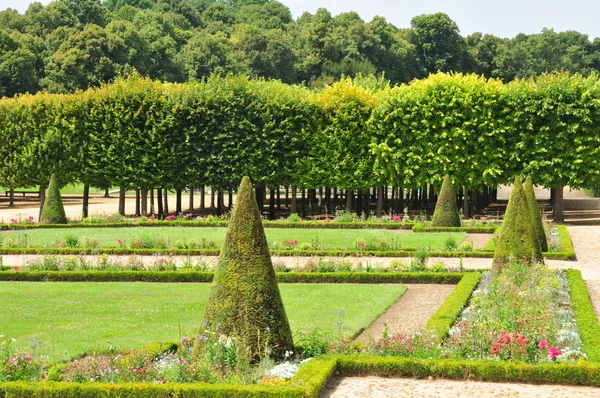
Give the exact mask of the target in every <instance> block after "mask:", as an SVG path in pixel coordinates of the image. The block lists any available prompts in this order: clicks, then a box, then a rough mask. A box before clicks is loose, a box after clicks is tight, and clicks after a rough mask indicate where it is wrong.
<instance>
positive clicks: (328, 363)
mask: <svg viewBox="0 0 600 398" xmlns="http://www.w3.org/2000/svg"><path fill="white" fill-rule="evenodd" d="M524 271H526V270H525V269H520V270H519V269H518V268H515V269H513V270H512V272H511V278H513V279H511V280H510V282H511V283H514V282H515V279H514V278H517V279H518V278H519V273H520V272H523V273H525V272H524ZM548 272H551V271H548ZM2 274H3V275H4V274H6V275H9V274H10V275H30V276H31V277H32V278H31V279H32V280H33V279H35V278H34V276H35V275H38V274H39V273H37V274H36V273H33V272H21V273H2ZM81 274H86V272H82V273H81ZM87 274H88V280H94V278H95V276H97V275H99V274H100V273H99V272H87ZM129 274H130V276H131V277H133V276H134V275H136V276H138V277H139V278H140V279H141V280H143V278H144V275H147V273H144V272H129ZM158 274H159V275H162V276H166V275H168V273H167V272H162V273H158ZM46 275H73V273H60V272H54V273H52V272H47V273H46ZM277 275H278V279H279V282H280V286H281V288H282V291H283V292H285V291H286V289H290V288H291V289H300V290H298V292H302V293H301V294H294V293H292V294H291V296H293V297H296V296H303V295H305V294H306V286H307V285H298V284H296V285H290V284H282V282H284V281H285V282H292V281H294V282H321V283H322V282H330V283H343V282H354V283H370V284H373V283H409V282H410V283H418V282H428V283H440V282H445V283H457V282H458V285H457V287H456V288H455V290H454V291H453V293H452V294H451V295H450V296H449V297H448V299H447V300H446V302H445V303H444V304H443V306H442V307H441V308H440V309H439V310H438V312H437V313H436V314H435V315H434V316H433V317H432V318H431V319H430V320H429V322H428V329H430V330H435V331H436V333H435V335H431V336H428V335H426V334H423V335H422V337H420V339H421V341H417V340H415V339H412V340H410V341H408V342H403V341H402V339H399V338H398V337H397V336H387V339H386V336H382V337H384V339H383V340H382V341H383V342H384V343H383V344H382V343H381V342H380V343H379V344H378V345H377V344H373V345H370V346H369V345H367V346H361V345H358V344H356V345H354V344H352V343H351V341H350V342H347V341H348V340H347V339H344V338H343V339H337V341H336V342H335V343H333V344H331V346H329V347H328V353H329V354H330V355H321V356H317V357H315V358H313V359H311V360H309V361H308V362H306V363H305V364H303V365H302V366H301V367H300V369H299V371H298V372H297V373H296V374H295V375H294V376H293V377H292V378H291V379H289V380H288V381H285V382H282V381H281V380H278V379H277V378H275V377H273V378H266V379H264V380H263V381H264V382H263V383H259V384H254V385H247V386H244V385H239V384H238V385H235V384H207V383H192V384H185V383H184V384H181V383H167V384H156V383H140V382H128V383H117V384H111V383H106V382H89V381H86V382H83V383H76V382H64V381H60V382H59V381H48V380H47V379H46V381H43V382H42V381H41V376H40V380H39V381H35V382H23V381H11V382H6V381H4V382H2V383H0V393H1V394H3V395H5V396H11V394H12V395H15V396H24V395H28V396H50V395H54V396H58V395H60V396H82V395H84V396H85V395H87V396H94V395H100V394H101V395H103V396H123V395H129V396H140V397H145V396H164V395H169V394H171V395H172V396H186V397H187V396H219V395H232V396H298V397H300V396H316V395H317V394H318V392H319V390H320V389H321V388H322V387H323V386H324V385H325V383H326V382H327V380H328V379H329V378H330V377H331V376H332V375H333V374H336V373H337V374H340V375H344V376H350V375H365V374H369V375H379V376H386V377H394V376H395V377H427V376H433V377H444V378H453V379H477V380H487V381H519V382H534V383H561V384H577V385H592V386H600V363H599V361H600V325H599V324H598V320H597V318H596V317H595V314H594V312H593V309H592V306H591V302H590V300H589V296H588V294H587V290H586V288H585V283H584V282H583V280H582V279H581V274H580V273H579V271H576V270H567V271H566V272H565V277H566V280H567V281H568V287H569V288H570V292H571V298H572V300H573V307H572V311H573V313H574V316H575V317H576V319H577V327H578V329H579V331H580V336H581V342H582V347H583V351H584V352H585V353H586V354H587V358H585V359H582V358H581V357H580V358H573V359H575V361H573V360H572V359H571V358H569V360H567V361H566V362H564V363H556V362H557V357H558V355H555V356H554V357H552V356H553V355H554V354H556V352H554V354H552V353H551V352H550V348H551V346H550V344H554V341H551V340H552V339H550V340H547V339H541V337H542V336H538V337H536V338H535V339H531V341H529V342H527V344H526V345H527V347H529V348H527V349H525V350H524V351H521V348H523V347H522V346H521V345H519V344H521V343H524V341H525V340H524V338H521V339H520V338H519V337H518V336H517V335H516V334H515V333H512V334H511V333H508V334H509V337H510V338H511V340H510V341H507V340H506V336H505V335H503V334H502V333H503V330H507V328H504V329H503V327H500V326H498V328H497V335H496V336H494V338H487V339H481V342H486V341H487V343H488V344H489V345H490V348H491V349H490V350H489V351H486V352H487V354H486V355H484V359H482V358H481V357H477V355H473V358H472V359H471V360H467V359H465V358H462V357H458V358H445V357H443V355H440V353H439V352H437V353H433V354H432V355H433V356H434V358H428V355H427V349H428V347H431V350H430V351H431V352H430V353H429V354H431V353H432V352H433V351H435V347H437V344H433V345H430V344H428V343H429V340H427V339H428V338H432V339H439V338H440V337H443V336H446V335H447V334H448V332H450V335H451V337H450V338H449V339H447V340H444V341H446V342H448V341H453V340H452V336H454V335H456V331H452V330H453V329H457V328H458V329H460V325H461V323H462V324H464V317H465V313H467V315H468V312H469V311H468V310H467V311H464V310H463V311H461V309H462V308H463V307H464V305H465V304H466V303H467V302H468V301H469V298H471V304H472V303H473V301H474V300H476V298H477V297H482V296H483V292H485V291H486V289H489V288H490V283H489V281H488V282H486V281H485V278H486V277H485V276H484V279H483V282H482V283H479V284H478V281H479V279H480V275H481V274H479V273H465V274H460V273H450V274H441V273H438V274H432V273H412V274H407V273H396V274H390V273H386V274H376V273H330V274H326V273H323V274H302V273H301V274H297V273H296V274H294V273H283V274H277ZM38 276H39V275H38ZM211 276H212V275H211V274H206V277H207V281H208V280H210V277H211ZM539 277H541V276H539ZM310 278H313V280H311V281H309V280H308V279H310ZM132 279H133V278H132ZM522 282H523V283H522V284H524V285H527V284H528V283H527V282H528V281H527V280H526V278H525V277H524V279H523V281H522ZM10 285H11V283H9V284H7V286H10ZM27 285H29V286H28V287H27ZM60 285H63V284H58V283H42V284H31V283H30V284H21V286H18V285H16V284H14V285H13V286H12V287H11V289H17V291H20V292H23V287H26V289H27V290H29V291H30V292H32V296H31V298H30V300H31V302H30V305H32V306H37V305H39V303H40V302H42V301H43V300H44V295H45V294H46V293H47V292H46V293H44V291H45V290H47V289H55V288H59V286H60ZM96 285H98V286H96V287H95V289H96V291H98V294H99V295H101V296H102V291H105V289H109V284H106V283H104V284H96ZM125 285H129V286H130V287H129V288H134V289H135V288H137V286H140V285H141V286H142V287H143V286H163V287H164V289H167V290H168V292H167V291H165V292H163V294H159V295H157V297H158V298H159V300H158V301H157V303H161V302H162V305H163V306H164V305H167V306H168V303H165V301H166V300H164V296H165V295H167V296H168V295H170V294H172V292H173V291H175V290H180V289H183V288H185V287H186V286H187V287H188V289H192V290H196V291H197V290H199V286H200V285H197V284H187V285H183V286H182V285H175V284H168V285H154V284H153V285H147V284H139V283H129V284H125ZM125 285H123V284H120V285H117V289H118V290H122V289H123V286H125ZM542 285H544V284H542ZM78 286H79V287H78ZM91 286H92V285H91V284H90V283H78V284H74V287H75V288H77V289H79V290H80V291H86V292H89V291H90V287H91ZM312 286H317V287H319V286H320V287H323V288H329V289H333V290H331V291H332V292H340V296H341V297H342V301H343V302H344V305H348V304H349V303H350V302H352V301H353V299H350V298H348V297H346V298H343V291H346V288H347V287H349V288H350V289H349V291H350V292H351V294H352V295H355V294H354V292H357V290H356V289H357V288H359V287H362V286H365V285H361V286H356V285H346V286H344V285H337V284H336V285H312ZM369 286H371V287H376V285H369ZM544 286H545V285H544ZM501 287H502V285H501V284H500V288H501ZM563 287H564V286H563ZM71 289H72V287H71ZM384 290H385V291H388V290H390V289H389V285H386V288H385V289H384ZM474 290H476V292H479V293H475V295H474V296H472V292H473V291H474ZM4 291H5V290H4V289H3V292H4ZM560 291H561V290H560V289H558V290H556V291H555V293H557V294H559V295H560ZM378 292H381V290H378ZM399 292H400V293H401V287H399V290H397V291H395V292H393V293H392V292H389V293H388V295H389V296H390V299H391V301H393V300H394V298H393V297H392V296H394V295H395V296H396V297H397V296H398V295H399V294H400V293H399ZM22 294H23V293H22ZM87 294H88V293H86V296H87ZM286 294H287V293H286ZM309 294H310V293H309ZM358 294H361V293H360V292H358ZM335 295H337V293H336V294H335ZM101 296H99V297H101ZM104 296H106V297H108V293H106V294H105V295H104ZM122 297H125V294H123V295H122ZM284 297H285V294H284ZM296 298H297V299H302V298H301V297H300V298H299V297H296ZM506 299H507V300H518V301H519V305H522V306H526V305H528V304H527V303H526V301H527V300H528V298H527V297H518V298H514V297H511V296H510V295H509V296H507V297H506ZM12 300H13V302H14V303H15V305H20V306H21V307H20V308H22V309H25V308H24V307H23V305H24V303H23V302H22V301H23V300H19V299H18V297H13V298H12ZM59 300H68V299H65V298H64V297H63V298H61V299H59ZM363 300H364V296H362V298H361V299H360V300H357V304H359V305H358V306H357V307H356V308H357V309H360V308H361V307H362V308H364V307H368V306H365V305H364V301H363ZM19 301H20V304H19V303H18V302H19ZM88 301H89V300H88ZM92 301H94V300H92ZM95 301H101V299H100V298H98V300H95ZM176 301H179V300H176ZM314 301H315V300H312V302H313V304H314ZM3 302H5V299H4V298H3ZM308 302H311V300H310V299H309V300H308ZM55 304H56V303H55ZM529 304H531V303H529ZM5 305H6V304H5ZM48 305H49V306H53V307H54V308H45V309H40V310H39V312H44V311H48V313H53V312H54V313H59V312H60V311H64V308H65V306H64V305H53V304H51V303H48ZM96 305H97V304H96ZM181 305H182V306H183V307H189V306H190V305H191V304H186V303H185V302H182V303H181ZM386 305H387V304H386ZM114 306H115V307H123V305H120V304H119V303H118V302H115V303H114ZM134 306H135V308H136V311H137V310H139V311H137V312H138V313H140V314H141V315H140V316H141V317H144V318H151V319H152V318H154V319H153V321H155V322H159V323H160V319H162V318H163V316H164V314H170V317H171V319H170V321H169V322H165V323H170V324H171V325H170V327H172V328H173V329H175V331H174V332H173V333H178V332H177V329H179V326H178V325H177V320H176V319H177V316H178V315H177V314H178V313H181V311H176V309H173V310H172V311H169V310H168V309H167V310H166V311H165V312H163V313H161V314H158V313H154V314H152V309H153V308H155V305H151V306H148V305H144V303H142V302H137V303H134ZM302 306H304V305H303V304H300V305H299V307H302ZM74 307H75V308H77V307H79V306H77V305H76V306H74ZM323 307H325V308H327V307H328V306H327V305H324V306H320V309H321V308H323ZM36 308H37V307H36ZM286 308H287V305H286ZM290 308H291V307H290ZM332 308H335V307H332ZM518 308H519V306H512V305H510V306H508V308H507V311H509V312H510V311H515V310H516V309H518ZM561 309H563V306H562V304H561V305H560V308H559V311H560V310H561ZM99 311H100V310H93V309H92V312H91V313H88V314H85V313H79V314H78V315H79V316H75V317H73V318H74V319H70V321H71V322H72V321H73V320H77V319H78V320H79V322H82V323H86V322H87V323H89V322H94V321H92V319H93V318H94V316H95V314H97V313H98V312H99ZM107 311H109V310H107ZM28 312H29V311H25V314H27V313H28ZM109 312H110V311H109ZM318 312H320V311H318ZM323 312H325V311H323ZM335 312H336V315H334V316H333V315H330V318H331V320H330V321H327V320H325V321H323V319H321V320H319V322H318V324H319V327H320V328H323V327H324V325H327V324H329V325H330V327H331V325H332V324H333V323H334V322H335V325H336V326H334V329H335V330H336V332H332V333H337V329H338V328H339V323H338V322H340V320H339V316H338V315H339V311H337V309H336V310H335ZM352 312H354V311H348V310H346V311H344V315H345V316H344V319H343V321H342V322H343V323H347V329H346V330H347V332H348V333H349V334H354V333H355V329H356V327H353V328H352V327H350V320H349V318H350V317H351V315H352V314H351V313H352ZM22 313H23V312H20V314H22ZM330 313H331V311H330ZM42 315H45V313H44V314H42ZM512 315H514V314H512ZM522 315H523V316H528V314H527V313H526V311H524V312H523V314H522ZM529 315H530V314H529ZM46 316H47V315H46ZM310 316H312V315H310ZM293 318H294V316H292V315H290V319H293ZM46 319H47V321H46V322H56V324H55V326H58V323H59V321H58V319H57V318H55V319H54V320H52V317H47V318H46ZM190 319H191V318H190ZM457 319H458V320H457ZM498 319H499V321H502V320H504V321H509V320H510V319H513V320H514V319H515V318H514V316H512V317H511V314H508V313H507V314H505V316H500V317H498ZM560 319H562V318H560ZM125 320H126V319H125ZM32 321H33V320H32ZM567 321H568V322H570V320H567ZM11 324H12V323H11ZM453 325H454V326H453ZM91 326H94V325H91ZM165 326H167V325H164V326H163V328H164V327H165ZM195 326H197V325H195ZM69 327H70V328H73V329H76V328H77V327H76V326H75V325H74V324H72V323H69ZM116 329H117V328H115V330H113V332H114V335H115V336H123V335H124V331H123V329H121V330H116ZM126 329H127V330H128V331H129V332H131V331H132V330H133V331H136V330H137V331H142V332H147V329H150V330H151V331H152V332H156V331H158V330H159V329H160V327H148V328H135V327H133V328H132V327H131V326H130V325H128V326H127V328H126ZM139 329H141V330H139ZM330 331H331V329H330ZM78 332H79V333H81V334H85V331H84V330H80V331H78ZM136 333H137V332H136ZM133 334H134V336H133V337H134V340H132V341H131V342H130V346H138V347H139V346H142V345H143V344H141V343H140V342H139V341H140V340H139V338H138V337H136V336H135V333H133ZM55 337H56V336H55ZM313 337H314V336H313ZM471 337H473V336H471ZM496 337H497V339H496ZM148 338H149V339H150V338H154V339H155V340H157V339H158V338H155V337H154V336H152V337H148ZM136 339H137V340H136ZM527 339H529V337H527ZM317 340H318V339H316V338H314V339H312V340H311V338H308V339H307V341H308V343H307V344H305V346H304V347H306V346H310V345H311V344H312V346H313V347H314V346H316V344H315V343H316V341H317ZM544 340H546V343H548V346H546V345H545V343H543V341H544ZM146 341H147V340H146ZM432 341H433V340H432ZM435 341H438V340H435ZM136 342H137V343H136ZM511 342H513V343H512V344H514V345H512V346H511V345H510V344H511ZM409 343H410V344H409ZM470 343H471V341H469V345H471V344H470ZM55 344H58V343H56V342H55ZM411 344H412V345H413V350H412V352H411V349H410V345H411ZM446 344H447V343H446ZM494 344H496V345H498V344H499V348H498V349H497V350H496V354H498V353H500V354H499V355H498V356H497V357H494V356H495V355H496V354H494ZM503 344H504V345H503ZM298 346H299V347H301V346H302V344H298ZM416 346H419V347H421V350H420V351H419V350H414V347H416ZM466 346H467V344H465V345H464V347H466ZM171 347H172V346H171V345H169V344H164V345H163V346H162V347H159V348H160V349H158V351H165V350H166V349H167V348H171ZM464 347H463V348H464ZM96 348H99V347H96ZM509 348H513V349H515V350H514V351H515V352H518V353H521V354H522V353H525V354H527V353H529V352H530V353H531V354H530V356H529V357H527V356H523V357H520V358H518V359H519V360H515V358H512V360H510V358H504V357H502V354H507V353H508V351H509ZM154 350H157V348H156V346H154ZM502 350H504V351H502ZM528 350H530V351H528ZM100 351H101V350H100V349H98V352H100ZM80 352H81V350H80ZM105 354H106V355H107V356H104V358H111V355H112V357H116V355H118V354H117V353H113V354H111V353H110V350H108V352H106V350H105ZM521 354H518V355H519V356H520V355H521ZM525 354H523V355H525ZM122 355H123V356H127V355H134V357H135V355H136V354H135V351H134V354H131V353H130V354H122ZM460 355H462V356H463V357H464V356H466V354H465V351H464V350H463V351H462V354H460ZM536 356H538V359H540V358H541V359H542V361H541V362H542V363H538V364H535V363H532V361H531V359H535V358H536ZM135 358H137V359H139V358H138V357H135ZM163 358H167V356H163ZM538 362H539V361H538ZM68 366H73V363H72V362H71V363H70V364H68V365H62V369H64V368H65V367H68ZM58 369H61V366H59V367H58ZM53 372H55V373H53V375H52V376H51V377H52V378H53V379H58V378H59V376H58V373H56V372H57V371H53ZM46 377H50V375H48V374H47V375H46Z"/></svg>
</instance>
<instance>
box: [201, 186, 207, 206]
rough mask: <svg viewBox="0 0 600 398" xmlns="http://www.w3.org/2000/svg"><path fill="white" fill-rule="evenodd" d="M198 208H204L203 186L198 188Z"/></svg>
mask: <svg viewBox="0 0 600 398" xmlns="http://www.w3.org/2000/svg"><path fill="white" fill-rule="evenodd" d="M200 208H201V209H205V208H206V204H205V203H204V185H203V186H201V187H200Z"/></svg>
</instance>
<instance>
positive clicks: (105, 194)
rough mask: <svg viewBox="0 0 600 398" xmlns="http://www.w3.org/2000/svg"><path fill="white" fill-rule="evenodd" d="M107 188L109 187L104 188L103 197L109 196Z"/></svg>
mask: <svg viewBox="0 0 600 398" xmlns="http://www.w3.org/2000/svg"><path fill="white" fill-rule="evenodd" d="M108 190H109V188H105V189H104V197H105V198H110V192H109V191H108Z"/></svg>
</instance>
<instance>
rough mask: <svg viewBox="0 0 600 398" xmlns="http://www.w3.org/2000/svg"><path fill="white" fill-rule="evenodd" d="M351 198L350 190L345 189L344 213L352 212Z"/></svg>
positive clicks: (352, 194)
mask: <svg viewBox="0 0 600 398" xmlns="http://www.w3.org/2000/svg"><path fill="white" fill-rule="evenodd" d="M352 196H354V193H353V192H352V190H351V189H346V211H352Z"/></svg>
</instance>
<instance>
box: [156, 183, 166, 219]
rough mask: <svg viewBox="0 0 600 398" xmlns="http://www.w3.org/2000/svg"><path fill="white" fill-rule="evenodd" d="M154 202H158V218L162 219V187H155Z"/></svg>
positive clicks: (163, 213)
mask: <svg viewBox="0 0 600 398" xmlns="http://www.w3.org/2000/svg"><path fill="white" fill-rule="evenodd" d="M156 203H157V204H158V219H159V220H162V219H163V217H164V215H165V212H164V209H163V199H162V188H157V189H156Z"/></svg>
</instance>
